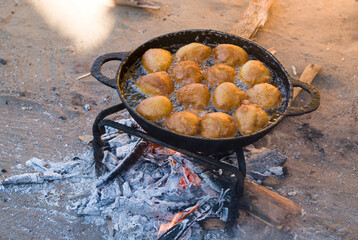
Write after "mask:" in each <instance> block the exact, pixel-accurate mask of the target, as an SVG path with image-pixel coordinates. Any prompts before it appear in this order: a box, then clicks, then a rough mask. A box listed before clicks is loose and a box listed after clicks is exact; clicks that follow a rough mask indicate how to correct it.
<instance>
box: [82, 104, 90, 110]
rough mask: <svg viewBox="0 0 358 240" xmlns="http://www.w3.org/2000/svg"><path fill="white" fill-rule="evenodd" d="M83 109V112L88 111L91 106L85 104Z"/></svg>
mask: <svg viewBox="0 0 358 240" xmlns="http://www.w3.org/2000/svg"><path fill="white" fill-rule="evenodd" d="M83 108H84V110H86V111H89V110H90V109H91V106H90V105H89V104H85V105H84V106H83Z"/></svg>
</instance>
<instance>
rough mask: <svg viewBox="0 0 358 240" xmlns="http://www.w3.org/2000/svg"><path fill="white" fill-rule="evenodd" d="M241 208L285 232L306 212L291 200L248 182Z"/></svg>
mask: <svg viewBox="0 0 358 240" xmlns="http://www.w3.org/2000/svg"><path fill="white" fill-rule="evenodd" d="M240 208H241V209H243V210H245V211H247V212H248V213H249V214H250V215H252V216H254V217H256V218H258V219H259V220H261V221H263V222H265V223H266V224H268V225H270V226H274V227H276V228H278V229H283V230H288V229H290V228H291V227H292V226H293V225H294V223H295V217H298V216H303V215H304V210H303V209H302V208H301V207H300V206H298V205H297V204H295V203H294V202H292V201H291V200H290V199H288V198H285V197H283V196H281V195H279V194H277V193H275V192H273V191H270V190H268V189H266V188H265V187H263V186H260V185H257V184H255V183H252V182H248V181H245V190H244V196H243V198H242V199H241V200H240Z"/></svg>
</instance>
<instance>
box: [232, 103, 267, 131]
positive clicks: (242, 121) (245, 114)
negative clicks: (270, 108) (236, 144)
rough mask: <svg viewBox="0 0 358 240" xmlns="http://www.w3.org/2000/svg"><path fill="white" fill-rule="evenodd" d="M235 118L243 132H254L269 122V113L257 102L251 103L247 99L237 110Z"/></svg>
mask: <svg viewBox="0 0 358 240" xmlns="http://www.w3.org/2000/svg"><path fill="white" fill-rule="evenodd" d="M234 119H235V121H236V123H237V125H238V127H239V130H240V132H241V133H242V134H251V133H254V132H256V131H258V130H260V129H262V128H264V127H265V126H266V125H267V124H268V122H269V117H268V115H267V113H266V112H265V111H264V110H263V109H262V108H260V107H259V106H258V105H257V104H250V102H249V101H247V100H245V101H243V104H242V105H241V107H239V108H238V109H237V110H236V111H235V113H234Z"/></svg>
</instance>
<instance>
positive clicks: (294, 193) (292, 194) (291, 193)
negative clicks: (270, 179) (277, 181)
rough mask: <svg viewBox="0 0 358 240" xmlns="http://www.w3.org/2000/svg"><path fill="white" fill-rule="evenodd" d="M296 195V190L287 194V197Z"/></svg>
mask: <svg viewBox="0 0 358 240" xmlns="http://www.w3.org/2000/svg"><path fill="white" fill-rule="evenodd" d="M297 194H298V192H297V191H296V190H294V191H291V192H288V193H287V195H288V196H292V197H293V196H296V195H297Z"/></svg>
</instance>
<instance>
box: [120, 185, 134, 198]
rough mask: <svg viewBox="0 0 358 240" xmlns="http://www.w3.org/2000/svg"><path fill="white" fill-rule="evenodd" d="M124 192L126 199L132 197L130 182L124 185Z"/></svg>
mask: <svg viewBox="0 0 358 240" xmlns="http://www.w3.org/2000/svg"><path fill="white" fill-rule="evenodd" d="M122 191H123V196H125V197H130V196H131V195H132V190H131V187H130V186H129V183H128V182H125V183H123V185H122Z"/></svg>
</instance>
